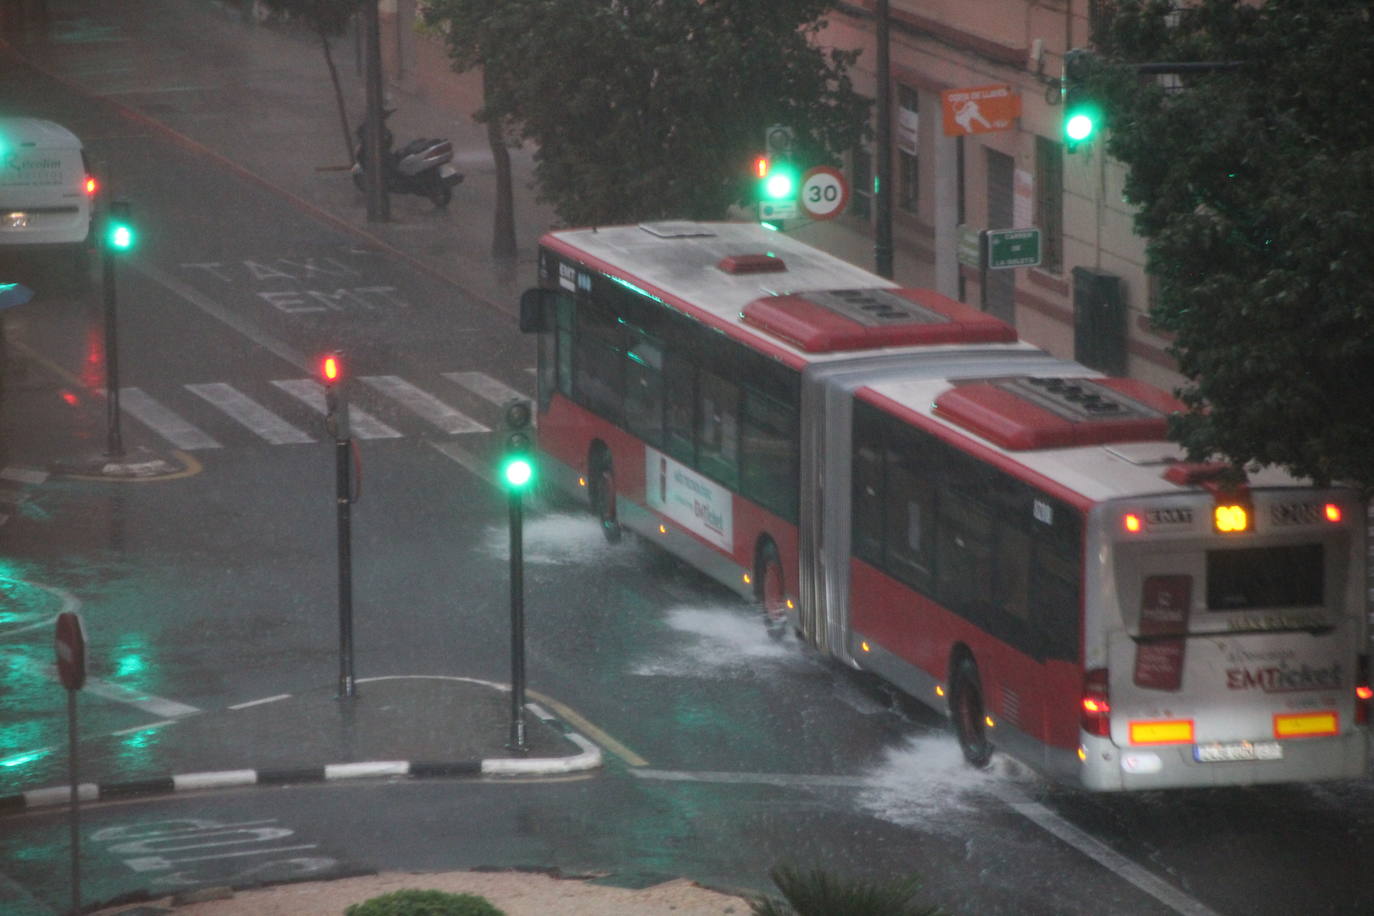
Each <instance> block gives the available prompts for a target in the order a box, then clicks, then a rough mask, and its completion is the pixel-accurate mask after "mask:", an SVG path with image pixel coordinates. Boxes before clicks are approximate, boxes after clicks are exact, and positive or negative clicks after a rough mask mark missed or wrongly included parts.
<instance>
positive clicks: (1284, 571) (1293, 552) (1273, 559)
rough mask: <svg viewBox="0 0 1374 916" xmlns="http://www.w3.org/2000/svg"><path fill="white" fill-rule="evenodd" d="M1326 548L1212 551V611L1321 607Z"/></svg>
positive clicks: (1209, 583)
mask: <svg viewBox="0 0 1374 916" xmlns="http://www.w3.org/2000/svg"><path fill="white" fill-rule="evenodd" d="M1324 569H1325V562H1324V551H1323V550H1322V545H1321V544H1297V545H1291V546H1283V547H1243V548H1239V549H1231V550H1209V551H1207V610H1209V611H1250V610H1260V609H1266V608H1299V607H1321V606H1322V605H1323V604H1324V603H1325V599H1324V597H1323V588H1322V586H1323V583H1324V580H1325V576H1324V575H1323V571H1324Z"/></svg>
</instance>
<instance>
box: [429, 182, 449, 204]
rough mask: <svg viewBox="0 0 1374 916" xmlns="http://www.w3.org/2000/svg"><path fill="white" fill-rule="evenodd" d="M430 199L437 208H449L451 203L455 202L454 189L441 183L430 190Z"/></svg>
mask: <svg viewBox="0 0 1374 916" xmlns="http://www.w3.org/2000/svg"><path fill="white" fill-rule="evenodd" d="M429 199H430V200H432V201H434V206H436V207H441V208H442V207H447V206H448V204H449V201H451V200H453V188H451V187H449V186H448V185H446V184H443V183H440V184H437V185H435V186H434V187H432V188H430V189H429Z"/></svg>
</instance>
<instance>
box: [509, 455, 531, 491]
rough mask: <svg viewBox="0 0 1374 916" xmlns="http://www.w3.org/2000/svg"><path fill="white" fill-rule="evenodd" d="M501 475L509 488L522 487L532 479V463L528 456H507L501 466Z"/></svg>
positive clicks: (516, 488)
mask: <svg viewBox="0 0 1374 916" xmlns="http://www.w3.org/2000/svg"><path fill="white" fill-rule="evenodd" d="M501 477H502V478H503V479H504V480H505V481H506V484H507V485H509V486H510V487H511V489H514V490H519V489H523V488H524V487H526V486H528V485H529V482H530V481H531V480H533V479H534V465H532V464H531V463H530V461H529V459H528V458H523V457H515V458H509V459H507V461H506V463H505V465H504V466H503V467H502V468H501Z"/></svg>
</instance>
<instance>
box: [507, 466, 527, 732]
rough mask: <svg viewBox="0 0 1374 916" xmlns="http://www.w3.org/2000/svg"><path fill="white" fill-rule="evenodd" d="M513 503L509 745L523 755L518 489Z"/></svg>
mask: <svg viewBox="0 0 1374 916" xmlns="http://www.w3.org/2000/svg"><path fill="white" fill-rule="evenodd" d="M506 499H507V501H508V502H509V504H510V744H508V745H507V748H508V749H509V750H511V751H513V752H515V753H517V754H520V755H521V756H523V755H525V754H528V753H529V750H530V749H529V746H528V745H527V744H525V532H524V527H525V501H524V494H523V493H522V492H521V491H520V490H519V489H516V488H511V489H510V490H508V491H507V494H506Z"/></svg>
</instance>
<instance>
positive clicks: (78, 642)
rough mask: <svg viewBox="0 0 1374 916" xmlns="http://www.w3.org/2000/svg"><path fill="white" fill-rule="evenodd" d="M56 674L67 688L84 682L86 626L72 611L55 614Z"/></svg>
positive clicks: (77, 688) (71, 688) (79, 687)
mask: <svg viewBox="0 0 1374 916" xmlns="http://www.w3.org/2000/svg"><path fill="white" fill-rule="evenodd" d="M57 676H58V678H59V679H60V680H61V681H62V686H63V687H66V688H67V689H68V690H80V689H81V687H82V685H83V684H85V683H86V628H85V627H84V626H82V624H81V615H80V614H77V613H74V612H72V611H64V612H63V613H61V614H58V615H57Z"/></svg>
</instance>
